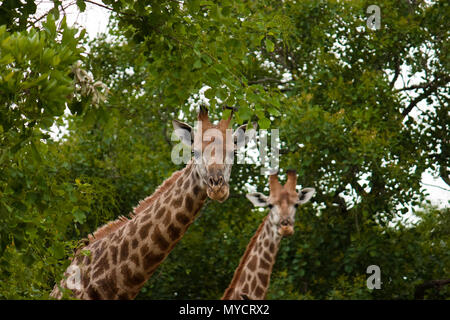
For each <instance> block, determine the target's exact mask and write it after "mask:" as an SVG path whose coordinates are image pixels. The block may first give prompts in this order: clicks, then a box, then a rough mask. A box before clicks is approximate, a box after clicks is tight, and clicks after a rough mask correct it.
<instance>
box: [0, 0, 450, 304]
mask: <svg viewBox="0 0 450 320" xmlns="http://www.w3.org/2000/svg"><path fill="white" fill-rule="evenodd" d="M104 4H105V6H106V7H107V8H109V10H111V11H113V12H114V14H113V18H112V22H111V26H110V31H109V35H108V37H107V36H103V37H99V38H98V39H94V40H93V41H92V42H91V43H89V47H90V51H89V54H87V55H86V58H85V59H84V61H83V63H84V65H83V68H84V69H86V70H89V72H91V73H92V78H93V79H96V80H98V81H101V82H102V83H104V84H105V85H106V86H107V87H108V88H109V94H108V96H107V99H106V100H105V101H103V102H99V103H98V104H97V105H96V106H95V107H90V102H91V101H92V97H88V98H86V99H84V98H83V97H82V96H81V94H80V92H81V91H79V92H77V93H76V94H74V95H72V96H71V97H70V98H68V97H67V96H66V95H69V91H70V92H73V90H76V86H75V85H73V83H71V84H70V85H68V86H67V92H66V93H65V94H64V95H61V97H60V100H58V101H57V102H56V105H57V110H58V112H59V113H55V114H53V116H54V115H61V114H62V112H63V110H64V108H65V104H67V106H68V107H69V108H70V110H71V113H72V114H71V115H69V116H67V117H66V118H67V121H68V130H69V134H68V135H67V136H65V137H64V139H62V140H59V141H52V140H51V139H49V138H47V142H46V143H43V142H41V141H40V138H41V136H39V135H38V134H41V133H40V132H41V130H35V131H34V132H35V133H34V134H36V135H37V136H36V137H35V138H33V139H34V140H33V141H34V146H35V149H36V150H35V151H37V152H35V151H33V150H34V148H33V147H32V145H31V144H29V145H27V143H24V144H22V145H23V147H21V148H20V149H19V151H18V152H19V153H15V154H14V156H12V155H11V154H10V151H8V153H2V155H4V154H7V156H5V157H6V158H5V159H9V160H8V162H1V160H0V166H1V167H0V168H1V170H3V171H2V175H1V177H2V178H0V179H3V180H0V181H1V182H2V183H3V184H2V187H1V189H0V192H2V195H3V197H2V198H1V199H2V200H0V210H3V211H1V213H2V215H1V216H2V218H3V217H7V218H3V219H4V220H3V221H5V223H2V224H1V225H2V228H3V229H2V231H1V236H2V238H1V239H2V243H3V248H4V253H3V255H2V257H1V258H0V265H1V267H0V273H1V274H2V278H3V277H5V278H8V279H10V280H9V281H7V282H5V283H3V284H2V286H1V287H0V288H1V291H0V295H2V296H3V297H8V298H10V297H23V298H41V297H46V294H48V292H49V291H50V290H51V287H52V286H53V284H54V281H55V280H56V279H58V278H59V277H61V274H62V272H63V270H64V266H65V265H66V262H67V258H68V257H69V256H70V252H71V250H72V249H73V248H74V247H75V246H76V242H77V241H78V240H79V239H81V238H83V237H85V236H86V235H87V234H88V233H89V232H92V231H94V230H95V229H96V228H97V227H98V226H100V225H101V224H103V223H104V222H105V221H107V220H109V219H113V218H114V217H117V216H118V215H123V214H127V213H128V212H131V210H132V208H133V206H135V205H136V204H137V202H138V200H140V199H142V198H144V197H145V196H147V195H149V194H150V193H152V192H153V190H154V189H155V188H156V187H157V186H158V185H159V184H160V183H161V182H162V181H163V180H164V179H165V178H167V177H168V176H169V175H170V174H171V173H172V172H173V171H174V170H176V169H178V167H177V166H176V165H175V164H173V163H172V162H171V160H170V151H171V148H172V145H173V142H172V141H171V139H170V134H171V131H172V128H171V125H170V123H171V120H172V119H174V118H179V117H181V116H182V117H184V119H183V120H185V121H189V122H193V121H194V120H195V117H194V112H192V111H193V109H194V107H193V105H194V104H196V103H197V102H198V96H196V94H198V92H199V90H200V89H201V88H204V86H209V87H210V88H209V89H208V90H206V91H205V96H206V98H208V99H209V108H210V111H211V113H213V114H215V115H216V116H217V118H218V117H220V116H226V114H224V113H223V112H222V110H223V105H230V106H235V107H236V108H238V110H237V112H236V117H235V121H236V122H238V123H245V122H257V123H258V126H259V128H260V129H269V128H270V129H276V128H278V129H280V138H281V141H282V143H281V159H280V160H281V162H280V168H281V172H280V175H281V176H283V174H284V173H285V171H286V169H289V168H295V169H297V172H298V175H299V180H298V183H299V184H301V185H302V186H307V187H315V189H316V190H317V195H316V196H315V197H314V198H313V199H312V200H313V202H312V204H308V205H307V206H305V207H303V208H300V209H299V210H298V215H297V221H296V226H295V228H296V232H295V234H294V236H293V237H291V238H290V239H285V240H283V243H282V245H281V250H280V252H279V255H278V259H277V263H276V265H275V268H274V274H273V277H272V283H271V288H270V292H269V298H273V299H286V298H292V299H372V298H378V299H395V298H402V299H412V298H414V295H415V291H416V288H417V287H418V286H420V285H422V284H426V283H428V282H430V281H435V280H442V279H445V278H446V275H448V266H449V265H450V263H449V256H448V252H449V250H448V246H449V239H448V230H447V229H448V228H447V226H448V225H449V224H448V223H447V217H448V209H436V208H428V207H425V208H424V209H423V212H419V213H417V214H418V216H419V217H420V221H419V222H418V223H417V224H415V225H412V226H405V225H404V224H403V223H401V222H396V221H398V219H399V218H400V217H402V215H403V214H405V213H406V212H408V210H410V209H411V207H414V206H417V205H419V204H421V205H423V202H424V199H425V196H426V194H425V192H424V190H423V189H422V187H421V183H420V181H421V176H422V173H423V172H425V171H426V170H431V171H433V172H434V173H437V174H440V175H441V176H442V177H443V179H444V180H446V178H447V176H448V169H447V165H448V131H449V130H448V123H449V121H448V112H447V109H446V105H447V104H448V81H449V73H448V61H447V60H448V59H446V56H447V52H448V44H447V42H446V41H442V39H446V38H448V30H449V28H445V26H447V25H448V22H447V20H448V19H447V17H448V13H449V12H448V6H446V5H445V3H444V1H435V2H432V3H425V2H420V1H417V2H416V1H415V2H406V1H405V2H401V3H400V4H399V3H397V2H394V1H383V2H381V3H379V4H378V5H379V6H380V9H381V29H379V30H370V29H368V28H367V26H366V20H367V17H368V15H367V14H366V8H367V7H368V6H369V5H370V4H371V3H369V2H367V1H353V2H344V3H341V2H340V3H334V2H324V1H301V2H300V1H298V2H293V1H285V2H279V1H259V2H254V1H243V2H239V3H236V2H232V1H222V2H221V3H220V4H217V3H214V2H212V1H182V2H179V1H136V2H135V1H128V0H125V1H123V0H122V1H113V0H107V1H104ZM443 26H444V27H443ZM5 32H6V31H5ZM44 32H45V31H44ZM0 43H1V42H0ZM56 43H57V42H56ZM49 46H50V45H49ZM58 48H59V47H58ZM41 50H45V49H41ZM2 57H3V54H2ZM74 61H75V60H74ZM72 62H73V61H72ZM72 62H71V63H72ZM0 65H1V64H0ZM68 66H69V63H68V64H67V65H66V66H65V68H61V70H67V67H68ZM23 70H25V69H23ZM405 70H406V75H405ZM0 74H1V76H2V78H1V79H5V78H4V76H3V75H4V74H5V71H4V69H1V73H0ZM19 74H22V73H21V72H19V73H18V75H17V76H19ZM418 74H420V75H423V78H422V79H421V80H420V82H414V83H412V82H410V83H408V80H410V81H413V80H414V78H417V77H414V75H418ZM402 75H403V76H402ZM402 77H406V79H404V80H405V83H404V86H399V82H401V81H400V80H401V79H402ZM45 84H46V85H48V83H47V81H45ZM69 88H70V90H69ZM11 92H20V90H19V89H18V88H16V89H15V91H14V90H13V91H11ZM42 92H43V91H40V90H36V94H38V95H40V94H42ZM63 98H64V99H63ZM0 99H4V101H7V103H8V105H11V103H16V104H17V102H16V101H19V100H17V99H15V98H14V97H10V98H5V96H4V95H3V94H1V95H0ZM6 99H9V100H6ZM58 99H59V98H58ZM33 101H34V100H29V103H31V102H33ZM192 102H194V103H192ZM5 103H6V102H5ZM419 103H426V109H424V110H422V109H423V108H422V107H420V109H419V108H418V107H419ZM46 105H47V104H46ZM8 110H9V111H8V112H14V111H13V110H16V109H14V108H10V109H8ZM11 110H12V111H11ZM20 110H22V109H20ZM23 110H27V109H23ZM45 110H46V112H51V110H48V111H47V108H45ZM180 110H181V111H182V112H180ZM413 113H415V114H416V116H415V117H413V116H412V114H413ZM50 118H51V117H50ZM3 119H4V118H3V114H2V120H3ZM5 119H6V118H5ZM51 119H53V118H51ZM14 121H15V122H14V123H12V124H11V125H10V128H11V129H9V130H8V131H6V130H5V131H4V132H2V136H1V138H2V139H3V140H1V141H8V143H5V144H4V145H2V152H3V148H4V146H6V147H8V148H9V149H8V150H11V149H10V148H12V146H13V145H14V143H13V137H16V136H15V135H13V134H12V133H9V132H21V130H25V129H26V128H27V127H26V126H25V125H23V124H24V123H28V122H26V121H25V120H23V119H21V118H20V117H19V116H16V117H14ZM21 121H22V122H21ZM36 123H45V121H44V120H43V119H41V118H39V117H36ZM2 125H3V124H2ZM49 125H50V124H48V125H47V127H42V128H48V126H49ZM3 128H5V126H3ZM16 135H17V136H19V135H20V134H19V133H17V134H16ZM31 136H32V135H30V137H31ZM21 137H22V135H21ZM27 137H28V136H27ZM6 138H7V139H9V140H5V139H6ZM17 139H18V140H17V141H22V139H23V138H20V139H19V138H17ZM27 139H28V138H27ZM30 139H31V138H30ZM14 141H16V140H14ZM24 141H29V140H24ZM28 143H29V142H28ZM28 154H34V155H35V158H36V159H37V161H39V158H41V161H42V162H36V163H39V164H33V162H32V161H33V158H29V157H27V155H28ZM19 155H20V157H19ZM2 163H3V164H2ZM259 169H260V168H259V167H258V166H256V165H251V164H247V165H234V167H233V172H232V177H231V181H232V184H233V185H232V186H231V188H232V191H231V196H230V198H229V199H228V200H227V201H226V202H225V203H223V204H220V205H219V204H217V203H214V202H208V203H207V205H206V207H205V208H204V209H203V210H202V212H201V216H200V217H199V219H198V220H197V221H196V222H195V223H194V225H193V226H192V227H191V228H190V229H189V232H188V233H187V235H186V236H185V237H184V238H183V240H182V241H181V242H180V243H179V244H178V245H177V247H176V248H175V249H174V250H173V251H172V253H171V254H170V256H169V257H168V259H167V260H166V261H165V262H164V264H163V265H162V266H161V267H160V269H159V270H158V271H157V272H156V273H155V276H154V277H153V278H152V279H150V281H149V282H148V283H147V285H146V286H145V287H144V289H143V290H142V292H141V293H140V295H139V298H140V299H163V298H166V299H178V298H189V299H216V298H219V297H220V296H221V294H222V293H223V291H224V290H225V288H226V287H227V285H228V283H229V281H230V280H231V278H232V275H233V272H234V269H235V268H236V266H237V264H238V262H239V259H240V257H241V255H242V253H243V252H244V250H245V246H246V245H247V243H248V241H249V240H250V238H251V236H252V235H253V233H254V231H255V229H256V228H257V226H258V225H259V223H260V222H261V220H262V218H263V217H264V215H265V214H266V213H265V212H260V211H257V210H253V209H252V207H251V205H250V203H249V202H248V201H247V200H246V199H245V197H244V195H245V193H246V192H247V190H246V185H247V184H251V185H253V186H254V187H256V188H257V190H258V191H262V192H264V191H267V189H266V185H267V178H266V177H264V176H262V175H261V174H260V170H259ZM3 177H4V178H3ZM17 177H20V180H18V179H17ZM16 185H18V186H16ZM11 186H14V188H12V187H11ZM33 199H38V200H33ZM41 199H42V200H41ZM36 202H37V203H38V204H36ZM4 204H6V206H5V205H4ZM8 207H9V208H10V210H9V209H8ZM24 213H25V214H24ZM22 215H24V216H25V218H22ZM3 221H2V222H3ZM29 221H31V223H30V222H29ZM42 221H44V222H45V223H44V224H43V225H42V224H40V223H41V222H42ZM5 225H6V226H7V227H4V226H5ZM436 230H439V231H436ZM20 237H22V239H23V240H22V243H21V244H22V246H17V245H16V244H17V243H20V239H21V238H20ZM17 239H19V240H17ZM28 252H32V253H33V254H34V256H33V254H28ZM35 252H38V253H39V256H37V254H36V253H35ZM28 256H33V257H34V260H31V259H30V258H28ZM38 257H39V258H38ZM38 260H40V261H45V263H43V264H42V263H41V264H39V263H34V264H33V268H31V269H28V271H26V272H25V271H24V270H27V266H29V265H32V263H31V262H30V261H32V262H35V261H38ZM372 264H375V265H378V266H379V267H380V269H381V277H382V282H383V283H382V289H380V290H369V289H367V287H366V279H367V277H368V276H369V275H368V274H367V273H366V269H367V266H369V265H372ZM28 282H29V283H31V285H30V284H28ZM424 295H425V297H428V298H437V297H446V295H448V286H442V287H441V290H434V289H428V290H426V291H425V292H424Z"/></svg>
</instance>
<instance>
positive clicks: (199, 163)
mask: <svg viewBox="0 0 450 320" xmlns="http://www.w3.org/2000/svg"><path fill="white" fill-rule="evenodd" d="M231 116H232V115H230V117H229V118H228V119H227V120H221V121H220V122H219V123H218V124H217V125H213V124H212V123H211V122H210V120H209V117H208V110H207V109H206V108H204V107H201V108H200V112H199V114H198V120H199V122H198V124H199V128H197V130H196V132H194V130H193V129H192V128H191V127H190V126H189V125H188V124H185V123H182V122H179V121H177V120H174V121H173V126H174V128H175V133H176V134H177V135H178V136H179V137H180V139H181V140H182V142H184V143H186V144H188V145H190V146H191V145H192V146H193V149H194V159H191V160H190V161H189V162H188V163H187V165H186V167H185V168H184V169H182V170H180V171H177V172H175V173H174V174H172V176H171V177H170V178H168V179H167V180H166V181H164V182H163V183H162V185H161V186H160V187H159V188H158V189H157V190H156V191H155V192H154V193H153V195H151V196H149V197H147V198H146V199H144V200H143V201H141V202H140V203H139V205H138V206H137V207H136V208H135V209H134V212H133V213H132V214H131V215H130V219H128V218H125V217H119V218H118V219H117V220H115V221H113V222H110V223H108V224H106V225H105V226H103V227H101V228H99V229H98V230H97V231H96V232H94V233H93V235H90V236H89V243H88V244H87V246H85V247H84V248H82V249H80V250H78V252H77V254H76V255H75V257H74V259H73V260H72V263H71V265H70V266H69V267H68V269H67V270H66V272H65V278H64V279H63V280H61V282H60V284H59V286H58V285H55V287H54V289H53V291H52V293H51V295H50V296H51V297H53V298H58V299H60V298H61V297H62V296H63V295H62V291H61V290H60V287H61V288H66V289H69V290H71V292H72V293H73V296H74V297H75V298H79V299H134V298H135V297H136V295H137V294H138V293H139V291H140V289H141V288H142V286H143V285H144V284H145V282H146V281H147V280H148V279H149V278H150V277H151V276H152V274H153V273H154V272H155V270H156V268H157V267H158V266H159V265H160V264H161V263H162V262H163V261H164V259H165V258H166V257H167V256H168V254H169V253H170V251H171V250H172V249H173V248H174V246H175V245H176V244H177V242H178V241H179V240H180V239H181V238H182V236H183V235H184V233H185V232H186V230H187V228H188V227H189V225H190V224H191V223H192V222H193V221H194V219H195V217H196V215H197V213H198V211H199V210H200V209H201V208H202V206H203V204H204V202H205V200H206V197H207V196H208V197H209V198H211V199H213V200H217V201H219V202H223V201H225V200H226V199H227V198H228V195H229V186H228V181H229V179H230V173H231V167H232V161H225V160H229V157H230V155H231V156H232V155H233V153H234V149H235V147H236V146H235V144H236V143H235V140H236V136H237V135H238V134H241V133H242V131H240V130H239V129H242V130H245V127H246V125H243V126H241V127H240V128H239V129H238V130H237V131H236V132H235V133H234V134H233V135H232V136H231V135H228V140H230V139H232V140H233V141H231V142H230V141H227V131H228V133H230V131H229V130H227V129H228V126H229V124H230V120H231ZM208 134H209V138H210V139H209V141H204V140H205V139H204V136H205V137H206V136H208ZM211 137H212V138H211ZM213 142H216V143H217V142H223V143H222V144H221V145H220V144H219V146H220V147H221V148H213V146H217V144H216V145H213ZM208 148H209V149H210V150H208V151H209V152H207V149H208ZM230 162H231V163H230Z"/></svg>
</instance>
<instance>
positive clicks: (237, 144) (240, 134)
mask: <svg viewBox="0 0 450 320" xmlns="http://www.w3.org/2000/svg"><path fill="white" fill-rule="evenodd" d="M255 136H256V129H255V128H253V129H248V130H247V125H246V124H243V125H242V126H240V127H239V128H237V129H236V130H235V131H234V133H233V141H234V150H239V149H240V148H242V147H244V146H246V145H247V144H248V142H249V141H250V140H252V139H253V138H254V137H255Z"/></svg>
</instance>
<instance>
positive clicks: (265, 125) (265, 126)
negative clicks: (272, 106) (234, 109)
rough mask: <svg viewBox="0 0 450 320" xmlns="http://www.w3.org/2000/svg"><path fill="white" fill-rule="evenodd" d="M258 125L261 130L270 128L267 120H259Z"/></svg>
mask: <svg viewBox="0 0 450 320" xmlns="http://www.w3.org/2000/svg"><path fill="white" fill-rule="evenodd" d="M258 125H259V127H260V128H261V129H269V128H270V120H269V119H267V118H265V117H264V118H261V119H259V120H258Z"/></svg>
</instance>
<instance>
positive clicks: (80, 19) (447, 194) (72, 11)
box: [36, 1, 450, 208]
mask: <svg viewBox="0 0 450 320" xmlns="http://www.w3.org/2000/svg"><path fill="white" fill-rule="evenodd" d="M97 2H99V3H101V2H100V1H97ZM71 3H75V1H63V4H64V5H69V4H71ZM37 4H38V9H37V13H36V16H37V17H40V16H41V15H42V14H43V13H45V12H47V11H48V10H49V9H50V8H51V7H52V6H53V3H52V2H51V1H38V2H37ZM65 12H66V15H67V18H66V19H67V23H68V25H74V24H77V25H78V26H81V27H84V28H85V29H86V31H87V34H88V35H89V37H90V38H91V39H93V38H95V37H96V36H97V35H98V34H99V33H102V32H106V30H107V25H108V19H109V15H110V11H108V10H107V9H105V8H101V7H99V6H96V5H93V4H90V3H86V10H85V12H79V11H78V8H77V7H76V5H71V6H69V7H68V8H67V9H66V10H65ZM419 81H420V80H418V81H417V82H419ZM402 86H403V83H402V82H401V79H400V77H399V79H398V81H397V82H396V87H397V88H400V87H402ZM418 107H419V108H421V109H422V110H424V109H426V108H427V105H426V102H425V101H422V102H421V103H419V104H418ZM418 111H419V110H418V109H416V110H413V111H412V112H411V115H412V116H413V117H415V118H416V117H417V114H418ZM54 131H57V130H54ZM422 183H423V187H424V188H425V189H426V191H427V193H429V196H428V197H427V198H428V199H429V200H430V201H431V202H432V204H433V205H436V206H439V207H441V208H443V207H448V206H449V203H450V191H449V190H450V187H449V186H448V185H447V184H446V183H445V182H444V181H443V180H442V179H441V178H440V177H433V175H432V174H431V173H429V172H427V173H424V174H423V176H422Z"/></svg>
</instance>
